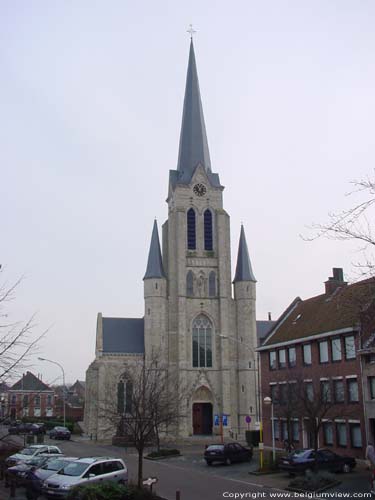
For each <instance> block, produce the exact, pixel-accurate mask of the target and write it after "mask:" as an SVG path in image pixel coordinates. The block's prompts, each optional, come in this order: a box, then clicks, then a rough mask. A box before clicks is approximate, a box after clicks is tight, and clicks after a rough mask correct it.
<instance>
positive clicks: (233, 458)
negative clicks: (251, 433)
mask: <svg viewBox="0 0 375 500" xmlns="http://www.w3.org/2000/svg"><path fill="white" fill-rule="evenodd" d="M252 457H253V449H252V448H245V447H244V446H242V445H240V444H239V443H227V444H211V445H209V446H207V448H206V449H205V452H204V459H205V460H206V462H207V465H212V464H213V463H214V462H221V463H224V464H227V465H229V464H231V463H234V462H246V461H248V460H251V459H252Z"/></svg>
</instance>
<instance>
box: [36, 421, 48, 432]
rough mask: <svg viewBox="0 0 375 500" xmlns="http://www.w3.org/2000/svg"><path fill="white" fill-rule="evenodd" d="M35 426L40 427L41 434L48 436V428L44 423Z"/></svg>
mask: <svg viewBox="0 0 375 500" xmlns="http://www.w3.org/2000/svg"><path fill="white" fill-rule="evenodd" d="M35 425H37V426H38V427H39V429H40V432H41V434H46V432H47V428H46V424H45V423H44V422H35Z"/></svg>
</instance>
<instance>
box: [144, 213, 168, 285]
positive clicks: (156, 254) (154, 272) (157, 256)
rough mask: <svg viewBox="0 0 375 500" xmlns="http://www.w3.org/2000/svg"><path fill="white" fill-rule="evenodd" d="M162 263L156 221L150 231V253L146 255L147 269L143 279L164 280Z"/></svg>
mask: <svg viewBox="0 0 375 500" xmlns="http://www.w3.org/2000/svg"><path fill="white" fill-rule="evenodd" d="M164 277H165V274H164V269H163V261H162V258H161V251H160V243H159V233H158V225H157V223H156V220H155V221H154V227H153V229H152V236H151V244H150V251H149V253H148V261H147V269H146V274H145V275H144V277H143V279H144V280H146V279H149V278H164Z"/></svg>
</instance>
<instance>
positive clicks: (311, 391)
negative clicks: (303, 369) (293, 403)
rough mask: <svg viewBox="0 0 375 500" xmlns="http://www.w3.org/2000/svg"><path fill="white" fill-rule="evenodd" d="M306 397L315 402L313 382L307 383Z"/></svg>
mask: <svg viewBox="0 0 375 500" xmlns="http://www.w3.org/2000/svg"><path fill="white" fill-rule="evenodd" d="M305 391H306V397H307V399H308V400H309V401H314V386H313V384H312V382H305Z"/></svg>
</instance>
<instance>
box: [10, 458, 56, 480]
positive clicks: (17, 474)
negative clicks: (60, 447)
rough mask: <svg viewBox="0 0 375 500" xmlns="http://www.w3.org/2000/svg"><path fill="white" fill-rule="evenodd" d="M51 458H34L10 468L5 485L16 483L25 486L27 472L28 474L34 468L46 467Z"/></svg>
mask: <svg viewBox="0 0 375 500" xmlns="http://www.w3.org/2000/svg"><path fill="white" fill-rule="evenodd" d="M49 460H51V457H40V456H39V457H34V458H31V459H30V460H26V461H25V462H20V463H18V464H17V465H14V466H13V467H9V468H8V469H7V470H6V472H5V483H6V484H9V483H10V482H15V483H16V484H18V485H22V484H24V479H25V475H26V472H28V471H29V470H30V469H31V468H32V467H42V466H43V465H45V464H46V463H47V462H48V461H49Z"/></svg>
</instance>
